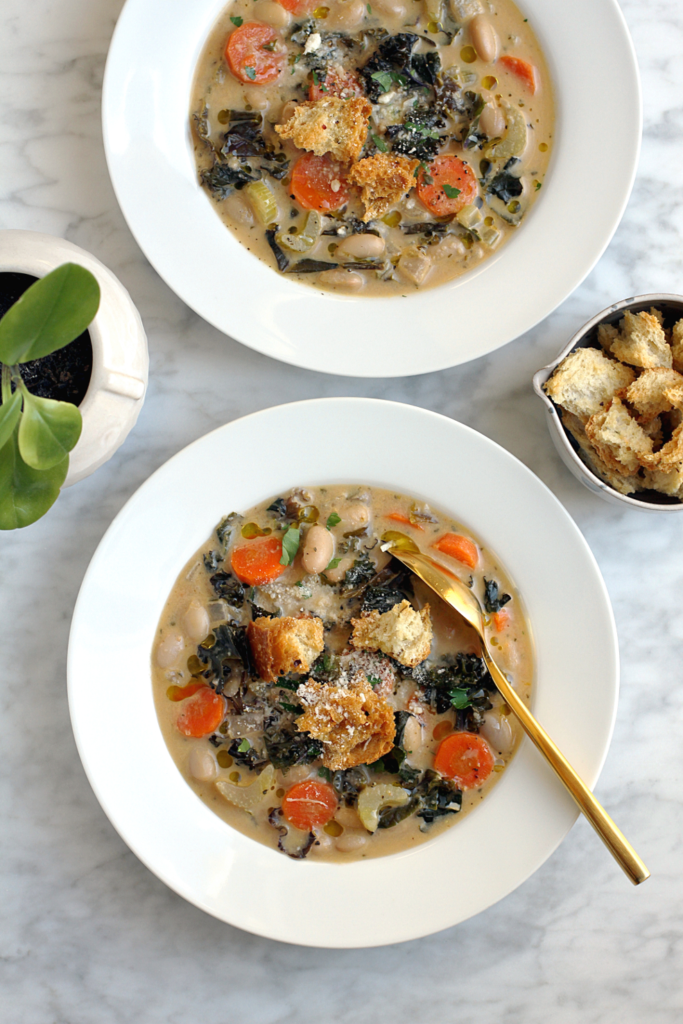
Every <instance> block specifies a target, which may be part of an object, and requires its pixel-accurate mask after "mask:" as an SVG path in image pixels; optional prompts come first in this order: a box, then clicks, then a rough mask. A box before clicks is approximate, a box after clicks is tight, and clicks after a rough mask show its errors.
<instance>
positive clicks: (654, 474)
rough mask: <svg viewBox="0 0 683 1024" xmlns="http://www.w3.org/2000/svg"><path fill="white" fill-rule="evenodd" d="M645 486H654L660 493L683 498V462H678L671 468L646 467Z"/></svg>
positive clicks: (654, 489) (653, 488)
mask: <svg viewBox="0 0 683 1024" xmlns="http://www.w3.org/2000/svg"><path fill="white" fill-rule="evenodd" d="M643 487H649V488H652V490H653V491H659V493H660V494H670V495H672V496H674V497H677V498H683V462H679V463H677V464H676V465H675V466H674V467H673V469H669V470H662V469H646V470H645V475H644V479H643Z"/></svg>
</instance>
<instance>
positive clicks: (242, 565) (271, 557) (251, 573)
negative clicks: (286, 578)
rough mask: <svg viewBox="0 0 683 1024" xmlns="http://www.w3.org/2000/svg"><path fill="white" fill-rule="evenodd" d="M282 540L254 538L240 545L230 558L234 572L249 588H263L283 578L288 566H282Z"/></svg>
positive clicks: (277, 538) (276, 538)
mask: <svg viewBox="0 0 683 1024" xmlns="http://www.w3.org/2000/svg"><path fill="white" fill-rule="evenodd" d="M281 558H282V540H281V539H280V538H279V537H254V539H253V540H250V541H248V542H247V543H246V544H240V546H239V547H237V548H235V549H234V550H233V552H232V555H231V556H230V564H231V566H232V571H233V572H234V574H235V576H237V578H238V580H241V582H242V583H246V584H247V586H249V587H262V586H263V584H264V583H271V582H272V581H273V580H276V579H277V578H278V576H281V575H282V573H283V572H284V571H285V569H286V566H284V565H281V564H280V559H281Z"/></svg>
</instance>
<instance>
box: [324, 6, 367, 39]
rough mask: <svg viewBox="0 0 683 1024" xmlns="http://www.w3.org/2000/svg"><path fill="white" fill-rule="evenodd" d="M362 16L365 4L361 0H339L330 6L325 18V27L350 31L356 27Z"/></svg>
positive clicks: (336, 30)
mask: <svg viewBox="0 0 683 1024" xmlns="http://www.w3.org/2000/svg"><path fill="white" fill-rule="evenodd" d="M364 17H365V4H364V3H363V0H340V2H339V3H337V4H335V5H334V7H331V8H330V13H329V14H328V15H327V18H326V20H325V28H326V30H327V29H329V30H332V31H335V32H338V31H340V30H342V31H345V32H350V31H353V29H355V28H358V26H359V25H360V23H361V21H362V20H363V18H364Z"/></svg>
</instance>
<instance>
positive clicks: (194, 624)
mask: <svg viewBox="0 0 683 1024" xmlns="http://www.w3.org/2000/svg"><path fill="white" fill-rule="evenodd" d="M183 626H184V627H185V632H186V633H187V635H188V636H189V638H190V640H196V641H197V643H200V642H201V641H202V640H205V639H206V637H207V636H208V635H209V613H208V611H207V610H206V608H204V607H203V605H201V604H200V603H199V601H198V600H197V599H196V597H195V598H193V599H192V600H191V601H190V603H189V605H188V606H187V608H186V609H185V614H184V615H183Z"/></svg>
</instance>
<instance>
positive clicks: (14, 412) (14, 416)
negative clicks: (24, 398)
mask: <svg viewBox="0 0 683 1024" xmlns="http://www.w3.org/2000/svg"><path fill="white" fill-rule="evenodd" d="M20 416H21V392H20V391H15V392H14V394H13V395H12V397H11V398H10V400H9V401H8V402H3V404H2V405H0V448H3V447H4V446H5V445H6V444H7V442H8V441H9V439H10V437H11V436H12V433H13V431H14V428H15V427H16V425H17V422H18V420H19V417H20Z"/></svg>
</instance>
